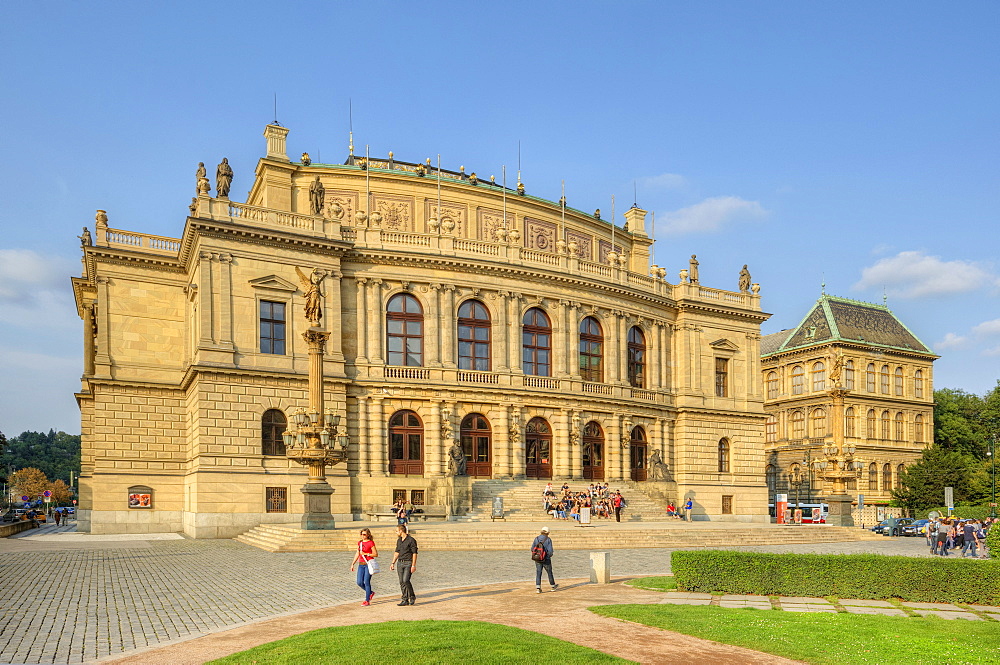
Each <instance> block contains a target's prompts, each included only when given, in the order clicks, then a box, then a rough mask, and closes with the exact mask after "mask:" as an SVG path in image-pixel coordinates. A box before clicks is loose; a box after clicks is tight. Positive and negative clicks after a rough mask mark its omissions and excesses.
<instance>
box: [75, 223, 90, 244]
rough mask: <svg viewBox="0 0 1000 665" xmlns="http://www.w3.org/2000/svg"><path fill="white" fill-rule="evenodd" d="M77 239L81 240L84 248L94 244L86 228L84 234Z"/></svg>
mask: <svg viewBox="0 0 1000 665" xmlns="http://www.w3.org/2000/svg"><path fill="white" fill-rule="evenodd" d="M77 238H79V239H80V244H81V245H82V246H84V247H90V246H91V245H93V244H94V239H93V238H91V237H90V231H88V230H87V227H86V226H85V227H83V233H82V234H81V235H78V236H77Z"/></svg>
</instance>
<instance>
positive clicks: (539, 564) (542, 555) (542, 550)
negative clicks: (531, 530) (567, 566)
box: [531, 526, 559, 593]
mask: <svg viewBox="0 0 1000 665" xmlns="http://www.w3.org/2000/svg"><path fill="white" fill-rule="evenodd" d="M531 560H532V561H534V562H535V593H541V592H542V569H543V568H544V569H545V571H546V572H547V573H548V574H549V584H550V585H551V586H552V590H553V591H555V590H556V589H558V588H559V585H558V584H556V578H555V577H554V576H553V575H552V539H551V538H549V527H547V526H543V527H542V532H541V533H540V534H539V535H537V536H535V539H534V540H533V541H531Z"/></svg>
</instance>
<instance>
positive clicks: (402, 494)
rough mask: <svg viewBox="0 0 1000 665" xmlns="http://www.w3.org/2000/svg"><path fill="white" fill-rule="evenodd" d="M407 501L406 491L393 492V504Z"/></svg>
mask: <svg viewBox="0 0 1000 665" xmlns="http://www.w3.org/2000/svg"><path fill="white" fill-rule="evenodd" d="M397 501H404V502H405V501H406V490H392V502H393V503H396V502H397Z"/></svg>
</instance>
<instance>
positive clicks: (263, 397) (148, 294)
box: [73, 125, 768, 537]
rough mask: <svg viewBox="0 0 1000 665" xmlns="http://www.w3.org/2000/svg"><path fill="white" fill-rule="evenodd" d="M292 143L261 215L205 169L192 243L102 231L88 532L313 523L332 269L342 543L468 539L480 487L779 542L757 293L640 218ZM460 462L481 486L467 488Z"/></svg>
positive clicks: (328, 375)
mask: <svg viewBox="0 0 1000 665" xmlns="http://www.w3.org/2000/svg"><path fill="white" fill-rule="evenodd" d="M287 133H288V130H287V129H286V128H283V127H280V126H277V125H268V126H267V127H266V129H265V134H264V135H265V137H266V141H267V154H266V156H265V157H264V158H262V159H260V160H259V162H258V165H257V168H256V173H255V176H254V179H253V182H252V185H251V187H250V191H249V194H248V196H247V202H246V203H237V202H235V201H232V200H230V199H229V198H228V196H222V195H217V196H216V197H211V196H210V195H209V190H210V183H209V181H208V178H207V177H206V175H205V172H204V169H201V168H200V169H199V173H198V175H197V193H198V195H197V196H196V197H195V198H194V199H193V200H192V202H191V206H190V213H189V215H188V216H187V218H186V222H185V224H184V228H183V231H182V233H181V234H180V237H179V238H166V237H158V236H151V235H147V234H144V233H141V232H135V231H126V230H120V229H116V228H111V227H109V224H108V219H107V215H106V214H105V213H104V212H103V211H99V213H98V220H97V228H96V233H95V237H94V241H93V244H90V243H88V242H87V241H84V248H83V251H84V274H83V276H82V277H80V278H74V279H73V287H74V292H75V295H76V302H77V306H78V309H79V313H80V316H81V317H82V318H83V320H84V333H85V334H84V340H85V358H84V360H85V369H84V376H83V386H82V389H81V391H80V393H79V394H78V395H77V398H78V401H79V404H80V409H81V414H82V433H83V471H82V475H81V478H80V486H81V510H80V526H81V529H82V530H90V531H92V532H105V533H107V532H141V531H183V532H185V533H187V534H189V535H191V536H194V537H231V536H234V535H236V534H238V533H241V532H243V531H246V530H247V529H249V528H251V527H253V526H255V525H257V524H261V523H292V522H297V521H298V519H299V513H301V512H302V505H303V498H302V495H301V494H300V493H299V488H300V487H301V486H302V484H303V482H304V479H305V470H304V469H303V468H301V467H299V466H298V465H296V464H295V463H294V462H292V461H290V460H289V459H288V458H286V457H285V455H284V453H285V441H284V440H283V437H282V434H283V433H284V431H285V428H286V425H287V424H288V422H289V419H290V418H291V417H292V416H294V415H295V414H296V413H297V412H298V411H299V410H301V409H302V408H303V407H305V406H307V404H308V396H307V385H306V380H307V349H306V343H305V341H304V340H303V338H302V333H303V331H305V330H306V329H307V328H308V327H309V323H308V321H307V320H306V317H305V306H306V299H305V290H307V289H308V287H309V284H308V278H305V281H302V278H304V276H305V275H309V274H312V271H314V270H319V271H321V273H322V274H324V275H325V276H326V277H325V279H324V281H323V290H324V291H325V297H324V298H323V299H322V319H321V320H322V325H323V326H325V329H326V330H328V331H330V333H331V338H330V342H329V344H328V345H327V347H326V348H327V353H326V357H325V359H324V377H325V391H326V403H327V404H328V405H331V404H332V406H333V409H334V410H335V411H336V413H338V414H341V415H342V421H341V422H342V430H341V431H342V432H344V433H345V434H346V436H347V439H346V440H345V441H344V444H345V445H346V446H347V450H348V462H347V463H346V464H339V465H336V466H334V467H332V468H331V469H330V472H329V481H330V483H331V485H332V486H333V487H334V489H335V493H334V495H333V499H332V500H333V513H334V515H335V517H336V518H337V519H340V520H350V519H366V518H367V517H368V515H367V513H370V512H372V511H373V510H375V507H376V506H379V505H385V504H390V503H392V501H393V500H394V499H396V498H400V497H405V498H406V499H408V500H411V501H412V502H413V503H415V504H423V505H425V506H437V507H440V508H442V509H443V510H444V511H445V512H446V513H447V514H449V515H455V514H460V513H461V512H462V511H463V510H466V509H467V508H468V496H469V492H470V487H471V486H473V485H475V483H477V482H482V481H484V480H486V479H491V482H493V483H496V482H497V481H498V480H499V481H506V482H509V483H511V484H516V483H524V482H530V481H532V480H537V479H547V478H552V479H555V480H559V479H572V480H574V481H577V482H578V483H583V482H590V481H591V480H606V481H608V482H610V483H611V484H612V485H618V486H622V485H624V484H634V485H633V487H632V488H631V489H632V490H633V491H634V490H635V489H638V488H641V487H642V486H644V485H646V486H649V487H650V488H651V489H652V490H653V491H654V493H655V494H656V495H658V496H660V497H670V498H674V499H675V500H682V499H686V498H688V497H691V498H692V499H693V500H694V503H695V511H694V514H695V516H696V517H697V518H699V519H727V520H745V521H764V520H766V519H767V506H766V504H767V499H766V488H765V484H764V478H763V476H762V474H761V470H762V469H763V467H764V456H763V438H764V418H765V415H764V408H763V395H762V393H761V387H760V380H759V377H760V352H759V343H760V335H759V329H760V323H761V322H762V321H764V320H765V319H766V318H767V316H768V315H767V314H764V313H762V312H761V309H760V297H759V295H758V290H759V289H758V287H757V285H756V284H754V285H752V287H750V288H747V286H746V285H745V284H744V281H746V280H745V279H743V278H742V277H741V280H742V281H741V287H742V288H741V290H739V291H729V290H720V289H716V288H710V287H708V286H704V285H702V284H700V283H698V273H697V263H696V261H694V259H692V265H691V266H690V271H691V272H689V269H688V268H685V270H683V271H681V277H680V279H679V281H678V283H676V284H671V283H668V282H667V281H666V280H665V279H664V277H665V275H666V270H665V269H663V268H660V267H658V266H656V265H652V266H651V265H650V247H651V244H652V239H651V238H650V236H649V234H648V232H647V226H646V212H645V211H644V210H641V209H639V208H637V207H633V208H632V209H630V210H628V211H626V212H625V215H624V217H625V220H626V221H625V224H624V226H623V227H617V228H616V227H614V226H613V225H612V224H610V223H609V222H608V221H607V220H605V219H602V218H601V216H600V214H599V212H595V213H594V214H587V213H584V212H581V211H579V210H576V209H573V208H570V207H567V206H566V205H565V204H564V203H553V202H551V201H546V200H543V199H540V198H536V197H533V196H531V195H529V194H528V193H527V192H526V190H525V189H524V186H523V185H522V184H521V183H520V182H519V183H518V186H517V188H504V187H502V186H501V185H500V184H499V183H495V182H493V179H492V178H490V179H486V178H483V177H477V176H476V174H475V173H469V174H466V173H465V170H464V168H463V169H461V170H459V171H457V172H455V171H444V170H440V169H439V168H438V167H436V166H432V165H431V163H430V160H427V162H426V163H406V162H399V161H396V160H395V159H394V158H393V156H392V153H390V154H389V158H387V159H374V158H372V159H365V158H361V157H357V156H355V155H353V150H352V151H351V155H350V157H349V158H348V159H347V160H346V163H344V164H318V163H312V162H310V160H308V158H307V157H306V156H305V155H303V160H302V161H301V162H292V161H290V160H289V158H288V156H287V154H286V153H287V150H286V136H287ZM236 177H237V180H238V179H239V174H236ZM219 184H220V189H219V190H218V193H219V194H228V181H227V182H225V183H219ZM733 277H734V280H733V281H734V283H735V282H736V271H734V272H733ZM456 442H457V443H458V445H460V446H461V447H462V449H463V452H464V457H465V461H466V473H467V476H459V477H455V476H454V475H452V474H451V472H450V468H451V466H450V463H449V460H450V455H449V451H450V450H452V449H453V447H454V446H455V444H456ZM657 459H660V460H662V462H663V466H660V465H657V467H656V469H655V471H654V470H648V469H647V467H648V465H649V464H650V462H651V461H652V462H655V461H656V460H657ZM654 476H655V478H654Z"/></svg>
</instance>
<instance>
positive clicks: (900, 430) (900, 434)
mask: <svg viewBox="0 0 1000 665" xmlns="http://www.w3.org/2000/svg"><path fill="white" fill-rule="evenodd" d="M904 429H905V428H904V427H903V413H902V412H899V413H897V414H896V441H902V440H903V439H904V438H906V437H905V435H904Z"/></svg>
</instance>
